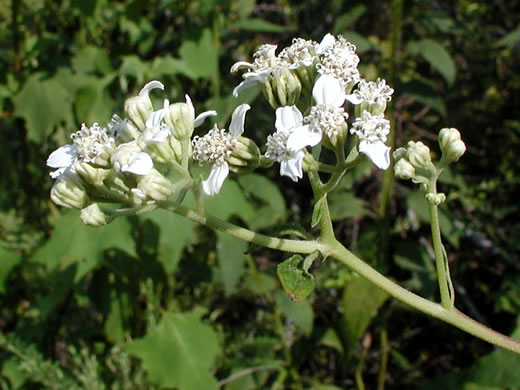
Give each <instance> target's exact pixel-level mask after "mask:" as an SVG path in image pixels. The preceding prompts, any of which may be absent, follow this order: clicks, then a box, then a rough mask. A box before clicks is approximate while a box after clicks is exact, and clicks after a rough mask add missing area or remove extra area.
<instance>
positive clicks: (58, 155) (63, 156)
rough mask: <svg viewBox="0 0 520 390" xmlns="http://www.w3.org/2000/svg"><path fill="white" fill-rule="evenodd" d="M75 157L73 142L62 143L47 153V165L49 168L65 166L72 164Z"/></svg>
mask: <svg viewBox="0 0 520 390" xmlns="http://www.w3.org/2000/svg"><path fill="white" fill-rule="evenodd" d="M76 158H77V154H76V146H75V145H73V144H68V145H64V146H62V147H61V148H58V149H56V150H55V151H54V152H52V153H51V154H50V155H49V158H47V166H49V167H51V168H66V167H68V166H69V165H72V163H74V161H76ZM51 176H52V175H51Z"/></svg>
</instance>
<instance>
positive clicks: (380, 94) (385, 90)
mask: <svg viewBox="0 0 520 390" xmlns="http://www.w3.org/2000/svg"><path fill="white" fill-rule="evenodd" d="M393 93H394V90H393V89H392V88H390V87H389V86H388V85H386V81H385V80H384V79H377V80H376V81H366V80H364V79H361V80H360V81H359V83H358V85H357V89H356V90H355V91H354V93H352V94H351V95H347V97H346V98H347V100H348V101H350V102H351V103H353V104H360V103H366V104H368V105H370V106H378V107H382V108H383V111H384V108H386V103H387V102H389V101H390V100H391V99H392V96H391V95H392V94H393Z"/></svg>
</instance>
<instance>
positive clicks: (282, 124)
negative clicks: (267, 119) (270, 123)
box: [274, 106, 303, 131]
mask: <svg viewBox="0 0 520 390" xmlns="http://www.w3.org/2000/svg"><path fill="white" fill-rule="evenodd" d="M302 122H303V115H302V113H301V112H300V110H298V109H297V108H296V106H285V107H279V108H277V109H276V121H275V122H274V127H275V128H276V130H278V131H288V130H290V129H294V128H295V127H299V126H301V125H302Z"/></svg>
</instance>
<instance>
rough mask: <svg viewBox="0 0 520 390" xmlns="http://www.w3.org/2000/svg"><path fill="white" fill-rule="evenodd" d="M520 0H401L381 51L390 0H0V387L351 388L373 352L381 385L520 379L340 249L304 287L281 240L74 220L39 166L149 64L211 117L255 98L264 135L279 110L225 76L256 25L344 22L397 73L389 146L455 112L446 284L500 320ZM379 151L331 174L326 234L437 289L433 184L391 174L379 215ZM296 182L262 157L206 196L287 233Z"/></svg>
mask: <svg viewBox="0 0 520 390" xmlns="http://www.w3.org/2000/svg"><path fill="white" fill-rule="evenodd" d="M519 12H520V8H519V7H518V5H517V4H516V3H515V2H510V1H505V0H499V1H494V2H478V1H470V0H462V1H459V2H442V1H429V2H426V1H421V0H415V1H411V0H410V1H404V14H403V19H402V22H401V26H400V31H401V37H402V38H401V40H402V42H401V45H400V49H399V51H398V55H397V57H396V59H395V60H394V59H392V56H391V41H390V40H391V28H392V25H391V22H392V2H390V1H386V2H377V1H374V0H372V1H339V0H330V1H325V2H322V1H317V0H307V1H303V2H297V1H292V0H273V1H260V0H234V1H231V0H228V1H225V0H200V1H189V0H185V1H182V0H181V1H178V0H177V1H174V0H152V1H148V2H144V1H138V0H120V1H109V0H88V1H86V0H58V1H56V0H52V1H51V0H3V1H2V3H1V4H0V129H1V130H0V145H1V151H2V153H0V164H1V166H2V167H3V170H2V175H0V188H1V189H2V190H1V191H0V387H1V388H2V389H35V388H49V389H75V388H78V389H80V388H84V389H158V388H176V389H180V390H186V389H187V390H191V389H212V388H218V387H224V388H226V389H229V390H232V389H242V390H244V389H264V388H266V389H267V388H270V389H303V388H306V389H307V388H308V389H315V390H318V389H322V390H323V389H339V388H354V387H355V386H356V385H355V383H356V382H355V379H354V375H355V372H356V370H358V368H359V367H362V368H363V367H364V369H363V370H362V377H363V378H364V382H365V385H366V387H367V388H374V389H375V388H378V386H381V382H382V380H381V378H383V379H384V382H385V383H386V388H388V389H392V388H394V389H404V388H422V386H424V387H425V388H439V387H440V386H442V387H443V388H445V389H484V388H485V389H502V388H508V389H514V388H520V387H519V385H518V383H519V380H518V372H517V370H515V369H516V367H518V358H517V357H515V356H512V355H511V354H508V353H505V352H503V351H494V352H492V353H491V354H489V353H490V351H491V348H490V347H489V346H488V345H486V344H484V343H483V342H481V341H479V340H477V339H473V338H472V337H470V336H468V335H466V334H463V333H461V332H460V331H458V330H456V329H453V328H450V327H448V326H447V325H443V324H441V323H439V322H437V321H434V320H431V319H429V318H427V317H424V316H422V315H419V314H417V313H414V312H410V311H408V310H407V309H406V308H405V307H403V306H402V305H401V304H399V303H398V302H396V301H394V300H391V299H387V296H386V295H385V294H380V293H379V292H378V290H375V288H374V287H371V286H369V285H367V283H366V282H365V281H364V280H361V279H359V278H358V277H357V276H356V275H353V274H352V273H351V272H350V271H349V270H346V269H343V268H341V267H340V266H339V265H338V264H335V263H334V262H333V261H330V260H326V261H324V262H322V263H321V264H320V265H319V266H313V267H312V269H311V270H310V272H311V273H312V274H313V275H314V277H315V285H316V288H315V290H314V292H313V294H312V295H311V296H310V297H309V298H308V299H307V300H304V301H302V302H291V301H290V300H289V299H288V298H287V297H286V296H285V294H284V293H283V292H282V291H283V290H282V289H281V287H280V285H279V282H278V281H277V279H276V267H277V265H278V264H279V263H281V262H282V261H283V259H284V254H281V253H276V252H272V251H266V250H264V249H262V248H254V247H253V248H249V247H248V246H247V245H246V244H245V243H243V242H239V241H237V240H235V239H233V238H230V237H227V236H224V235H221V234H215V233H214V232H212V231H209V230H208V229H206V228H203V227H200V226H195V225H194V224H193V223H191V222H188V221H186V220H184V219H182V218H181V217H178V216H175V215H171V214H167V213H165V212H160V211H156V212H153V213H150V214H144V215H142V216H139V217H135V218H131V219H128V220H123V219H122V220H118V221H116V222H114V223H113V224H111V225H109V226H106V227H104V228H98V229H93V228H90V227H86V226H83V225H81V223H80V221H79V219H78V215H77V213H76V212H74V211H68V210H62V209H58V208H56V206H54V205H53V204H52V203H51V202H50V201H49V199H48V194H49V189H50V186H51V184H52V183H51V179H50V178H49V177H48V170H47V168H46V167H45V160H46V157H47V156H48V154H49V153H50V152H51V151H52V150H54V149H55V148H56V147H57V146H59V145H61V144H64V143H65V142H66V141H67V140H68V137H69V135H70V134H71V133H72V132H74V131H76V130H77V129H78V128H79V126H80V125H81V123H87V124H91V123H92V122H99V123H100V124H101V125H105V124H106V123H107V122H108V121H109V120H110V117H111V115H112V113H114V112H116V113H117V112H121V111H122V107H123V102H124V99H125V98H126V97H128V96H131V95H132V94H135V93H136V92H137V91H138V90H139V89H140V88H141V87H142V85H143V84H144V83H145V82H147V81H149V80H152V79H159V80H161V81H162V82H163V83H164V84H165V85H166V94H167V96H168V97H170V99H171V100H177V101H182V100H184V94H185V93H189V95H190V96H191V98H192V99H193V101H194V104H195V106H196V110H197V112H200V111H201V110H204V109H215V110H217V111H218V113H219V116H218V117H217V118H218V122H219V123H221V124H224V123H226V122H227V119H228V117H229V116H230V114H231V112H232V110H233V109H234V107H236V106H237V105H238V104H240V103H244V102H249V103H251V102H253V100H254V102H255V104H254V110H252V112H251V116H250V117H249V118H248V125H247V126H246V131H247V132H248V133H249V134H248V136H250V137H252V138H258V139H265V136H266V135H267V134H269V133H270V132H272V131H273V125H274V113H273V111H272V109H271V108H270V107H269V106H268V105H267V104H266V103H265V102H264V101H263V100H262V99H261V98H258V99H256V100H255V98H256V97H257V95H258V93H257V92H256V91H248V93H244V94H243V95H242V94H241V97H240V99H235V98H233V97H232V96H231V91H232V89H233V88H234V86H235V85H237V83H238V82H239V81H240V80H239V77H238V76H236V75H230V74H229V68H230V66H231V65H232V64H233V63H234V62H236V61H238V60H249V59H251V54H252V52H253V51H254V50H255V49H256V47H257V46H258V45H259V44H261V43H265V42H271V43H280V44H281V45H285V44H287V43H289V42H290V40H291V39H292V37H295V36H301V37H304V38H307V39H314V40H317V41H319V40H320V39H321V37H322V36H323V35H324V34H325V33H327V32H333V33H336V34H337V33H341V34H344V36H345V37H346V38H347V39H349V40H351V41H352V42H353V43H355V44H356V45H357V48H358V52H359V53H360V57H361V71H362V73H363V74H364V75H365V76H366V77H367V78H369V79H375V78H376V77H385V78H389V77H394V79H391V80H389V83H390V85H392V86H393V87H394V89H395V94H394V100H393V110H394V119H395V126H394V128H395V135H396V144H397V146H401V145H403V144H404V143H405V142H406V141H407V140H409V139H413V140H417V139H421V140H423V141H424V142H426V143H428V142H430V143H431V145H432V150H436V149H435V148H434V142H435V139H436V134H437V131H438V130H439V129H440V128H441V127H445V126H448V127H457V128H459V129H460V131H461V133H462V136H463V139H464V140H465V141H466V143H467V146H468V153H467V154H466V155H465V156H464V158H463V159H462V160H461V161H460V162H459V163H458V164H457V167H456V169H457V170H456V172H455V171H450V172H448V173H447V174H446V175H444V177H443V188H442V189H441V190H442V191H446V192H447V195H448V202H447V205H446V206H447V207H445V208H443V209H442V216H441V218H442V220H441V225H442V226H441V228H442V231H443V234H444V238H445V240H446V242H447V243H448V253H449V261H450V265H451V267H452V271H451V274H452V276H453V279H454V284H455V289H456V292H457V306H458V307H459V308H460V309H461V310H462V311H465V312H467V313H469V314H470V315H471V316H472V317H474V318H476V319H477V320H479V321H482V322H484V323H486V324H488V325H489V326H491V327H493V328H495V329H497V330H499V331H502V332H505V333H511V332H512V331H513V329H515V327H516V326H517V318H516V316H517V315H518V313H519V309H520V278H519V276H518V275H519V267H518V264H519V263H518V260H519V254H520V245H519V242H520V241H519V240H518V236H519V235H520V225H519V224H518V213H519V210H518V201H517V199H516V194H517V193H518V189H519V188H518V187H519V184H520V180H519V179H518V177H520V162H519V159H518V158H517V155H516V153H517V151H518V150H520V114H519V112H518V107H520V69H518V64H519V63H520V30H519V29H518V15H519ZM391 69H395V75H394V76H392V75H391V74H390V73H391ZM208 128H209V127H208ZM374 173H375V172H374V171H373V169H372V167H371V165H368V164H367V165H361V166H360V167H358V168H357V169H356V170H353V171H350V172H349V173H348V175H347V176H346V177H345V178H344V179H343V181H342V183H341V184H340V185H339V186H338V188H337V189H336V190H335V191H334V193H332V194H331V196H330V199H329V201H330V203H331V212H332V216H333V219H334V221H335V228H336V232H337V235H338V237H340V238H341V240H342V241H343V242H345V243H348V245H349V247H350V248H351V249H352V250H354V251H355V252H356V253H358V254H359V255H360V256H361V257H362V258H364V259H366V260H367V261H368V262H370V263H371V264H372V265H373V266H375V267H376V268H377V269H378V270H380V271H381V272H383V273H385V274H386V275H389V276H390V277H392V278H394V279H396V280H398V281H400V282H401V283H402V284H403V285H405V286H406V287H407V288H409V289H411V290H413V291H415V292H418V293H419V294H421V295H423V296H425V297H427V298H432V299H435V298H436V297H437V293H436V286H435V282H434V281H435V270H434V266H433V263H432V261H431V254H430V252H431V248H430V241H429V231H428V224H427V217H426V215H425V211H426V202H425V200H424V199H422V197H421V196H420V195H418V194H419V193H418V192H415V189H414V188H412V187H409V186H405V185H403V184H402V183H396V184H395V186H394V196H393V198H392V200H391V202H390V210H391V212H390V214H391V218H390V219H391V221H392V222H391V223H390V224H383V223H381V221H379V220H378V219H377V217H376V216H377V212H376V210H377V201H378V193H379V188H380V179H381V178H380V177H379V176H378V175H377V174H376V175H375V174H374ZM309 199H311V198H310V194H309V193H308V189H307V187H306V183H298V184H293V183H292V182H289V181H287V180H286V179H283V178H279V177H278V176H277V175H276V172H275V171H274V170H273V171H268V172H265V175H260V174H258V173H253V174H250V175H247V176H242V177H240V178H239V179H238V180H236V181H233V180H229V181H228V182H226V184H225V186H224V187H223V189H222V191H221V192H220V194H219V195H218V196H216V197H214V198H210V199H207V208H208V210H211V212H212V213H214V214H215V215H217V216H219V217H221V218H224V219H229V220H234V221H237V222H239V223H241V224H244V225H245V226H248V227H249V228H252V229H256V230H262V231H267V232H270V233H272V234H275V233H278V234H284V235H293V236H294V235H299V234H302V233H301V229H300V228H299V226H298V225H296V224H294V223H297V224H301V225H304V226H309V225H310V223H311V219H312V205H311V204H310V201H309ZM293 222H294V223H293ZM288 223H291V224H288ZM285 257H287V256H285ZM516 329H517V331H516V335H517V337H518V327H516ZM381 334H388V343H386V342H383V338H380V335H381ZM361 340H363V342H362V343H361ZM484 355H487V356H484ZM386 360H388V364H387V365H385V364H383V362H384V361H386ZM378 378H379V379H378ZM428 386H429V387H428ZM379 388H380V389H381V388H382V387H379Z"/></svg>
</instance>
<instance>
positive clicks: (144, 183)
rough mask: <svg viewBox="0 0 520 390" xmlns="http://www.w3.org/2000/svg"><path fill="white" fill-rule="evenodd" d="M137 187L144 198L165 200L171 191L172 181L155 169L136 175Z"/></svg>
mask: <svg viewBox="0 0 520 390" xmlns="http://www.w3.org/2000/svg"><path fill="white" fill-rule="evenodd" d="M137 189H138V190H139V191H140V192H141V193H142V194H144V196H145V197H146V198H149V199H154V200H166V199H168V197H169V196H170V195H171V194H172V191H173V188H172V183H171V182H170V181H169V180H168V179H166V178H165V177H164V176H163V175H162V174H161V173H160V172H159V171H158V170H156V169H152V170H151V171H150V172H148V173H147V174H146V175H143V176H139V177H138V179H137Z"/></svg>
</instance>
